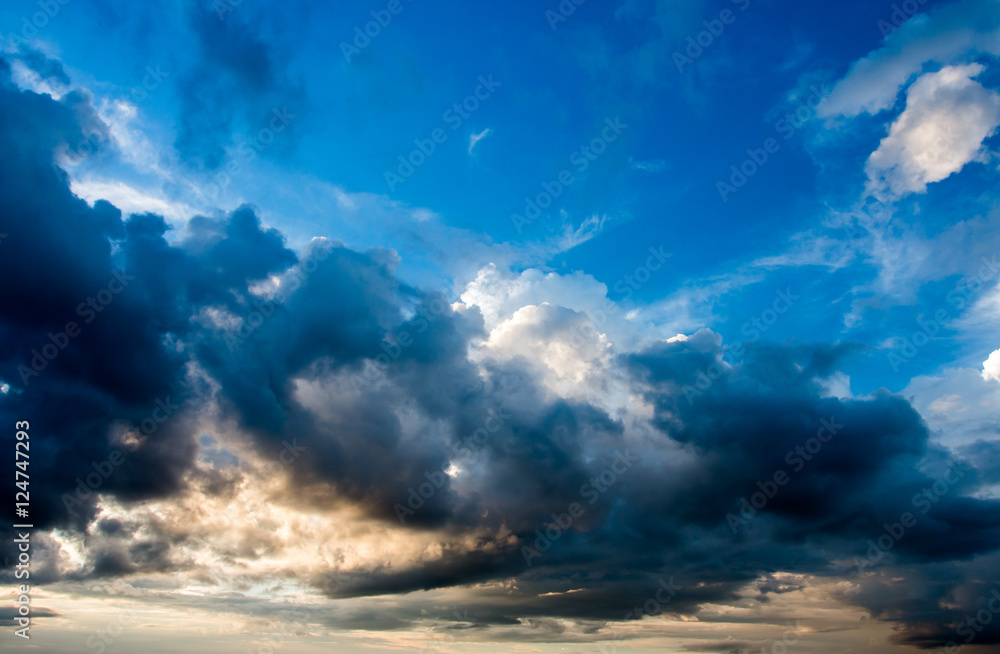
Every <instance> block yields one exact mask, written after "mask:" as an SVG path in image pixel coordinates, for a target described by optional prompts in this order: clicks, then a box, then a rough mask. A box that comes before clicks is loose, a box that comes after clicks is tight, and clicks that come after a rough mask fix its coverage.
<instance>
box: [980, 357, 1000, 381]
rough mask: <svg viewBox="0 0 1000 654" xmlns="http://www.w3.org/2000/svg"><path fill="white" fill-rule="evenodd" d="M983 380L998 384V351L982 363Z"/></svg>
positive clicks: (999, 376) (999, 365)
mask: <svg viewBox="0 0 1000 654" xmlns="http://www.w3.org/2000/svg"><path fill="white" fill-rule="evenodd" d="M983 379H985V380H987V381H989V380H991V379H992V380H994V381H998V382H1000V350H997V351H996V352H994V353H993V354H991V355H990V356H989V358H988V359H986V361H983Z"/></svg>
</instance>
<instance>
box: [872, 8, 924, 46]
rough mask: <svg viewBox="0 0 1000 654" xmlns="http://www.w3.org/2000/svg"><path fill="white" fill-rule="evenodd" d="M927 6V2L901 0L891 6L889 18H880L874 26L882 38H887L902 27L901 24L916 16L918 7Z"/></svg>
mask: <svg viewBox="0 0 1000 654" xmlns="http://www.w3.org/2000/svg"><path fill="white" fill-rule="evenodd" d="M925 4H927V0H903V2H901V3H899V4H893V5H892V13H891V14H889V18H888V19H885V18H880V19H879V20H878V22H877V23H876V24H875V26H876V27H878V30H879V31H880V32H881V33H882V36H883V37H886V36H889V35H890V34H892V33H893V32H895V31H896V30H897V29H899V28H900V27H902V26H903V23H905V22H906V21H908V20H910V19H911V18H913V17H914V16H916V15H917V12H918V11H920V7H921V6H923V5H925Z"/></svg>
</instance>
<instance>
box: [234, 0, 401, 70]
mask: <svg viewBox="0 0 1000 654" xmlns="http://www.w3.org/2000/svg"><path fill="white" fill-rule="evenodd" d="M241 1H242V0H241ZM407 2H413V0H407ZM405 8H406V7H405V6H404V5H403V3H402V1H401V0H389V3H388V4H387V5H386V6H385V9H373V10H372V11H371V17H372V19H371V20H370V21H368V22H367V23H365V24H364V25H363V26H362V25H357V26H355V28H354V39H353V40H352V41H351V42H350V43H348V42H347V41H341V42H340V52H341V54H343V55H344V60H345V61H346V62H347V63H351V59H352V58H353V57H356V56H358V55H359V54H361V51H362V50H364V49H365V48H367V47H368V46H370V45H371V44H372V40H373V39H377V38H378V37H379V35H380V34H382V30H383V29H385V28H386V27H388V26H389V23H391V22H392V19H393V18H394V17H395V16H398V15H400V14H401V13H403V9H405Z"/></svg>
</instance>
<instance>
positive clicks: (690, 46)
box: [673, 0, 750, 73]
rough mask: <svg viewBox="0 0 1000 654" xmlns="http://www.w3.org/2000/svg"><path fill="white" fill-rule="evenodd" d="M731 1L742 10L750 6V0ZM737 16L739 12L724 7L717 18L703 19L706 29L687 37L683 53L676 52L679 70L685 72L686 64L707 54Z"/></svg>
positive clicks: (676, 64)
mask: <svg viewBox="0 0 1000 654" xmlns="http://www.w3.org/2000/svg"><path fill="white" fill-rule="evenodd" d="M731 2H732V3H733V4H734V5H736V6H737V7H739V10H740V12H744V11H746V10H747V9H749V8H750V0H731ZM736 17H737V14H736V13H735V12H734V11H733V10H732V9H723V10H722V11H720V12H719V15H718V17H717V18H713V19H711V20H707V19H706V20H703V21H701V24H702V25H704V26H705V29H704V30H702V31H700V32H698V33H697V34H693V35H691V36H688V37H687V47H686V48H685V49H684V53H683V54H682V53H680V52H677V51H675V52H674V55H673V60H674V65H675V66H677V72H678V73H683V72H684V67H685V66H689V65H691V64H693V63H694V62H695V59H698V58H699V57H701V56H702V55H703V54H705V52H706V51H707V50H708V49H709V48H711V47H712V45H713V44H714V43H715V41H716V39H718V38H719V37H720V36H722V33H723V32H725V31H726V26H727V25H732V24H733V23H735V22H736ZM685 55H686V56H685Z"/></svg>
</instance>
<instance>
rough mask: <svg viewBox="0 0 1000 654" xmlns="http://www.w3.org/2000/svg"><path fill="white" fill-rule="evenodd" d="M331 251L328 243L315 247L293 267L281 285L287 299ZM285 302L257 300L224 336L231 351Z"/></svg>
mask: <svg viewBox="0 0 1000 654" xmlns="http://www.w3.org/2000/svg"><path fill="white" fill-rule="evenodd" d="M331 251H332V250H331V246H328V245H326V244H321V245H318V246H316V247H314V248H313V249H312V251H311V252H310V253H309V256H308V257H306V258H305V259H304V260H302V261H301V262H299V264H298V265H296V266H295V267H293V268H292V270H291V271H290V272H289V273H288V275H287V276H286V277H285V278H283V280H282V287H281V290H282V293H283V296H284V297H285V298H286V299H287V298H289V297H291V295H292V293H294V292H295V291H296V290H298V289H299V288H300V287H301V286H302V284H304V283H305V281H306V279H307V278H308V277H309V275H311V274H313V273H314V272H316V270H317V269H318V268H319V262H322V261H326V260H327V259H328V258H329V257H330V252H331ZM283 302H284V300H281V299H279V298H272V299H269V300H262V299H258V300H255V301H254V303H253V308H252V310H251V311H250V312H249V313H248V314H247V315H246V316H244V317H243V318H242V319H241V320H240V325H239V327H237V328H236V330H235V331H233V332H228V331H227V332H226V333H225V334H224V335H223V337H222V340H224V341H225V343H226V348H227V349H228V350H229V353H230V354H233V353H235V352H236V350H237V349H239V347H240V345H241V344H242V343H244V342H245V341H247V340H248V339H250V338H251V337H252V336H253V335H254V333H255V332H256V331H257V330H258V329H260V327H261V326H262V325H263V324H264V323H265V322H266V321H267V319H268V318H270V317H271V316H273V315H274V313H275V311H277V310H278V307H279V306H280V305H281V304H282V303H283Z"/></svg>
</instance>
